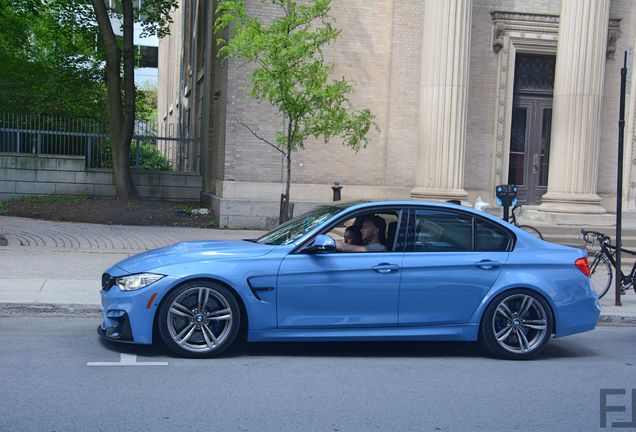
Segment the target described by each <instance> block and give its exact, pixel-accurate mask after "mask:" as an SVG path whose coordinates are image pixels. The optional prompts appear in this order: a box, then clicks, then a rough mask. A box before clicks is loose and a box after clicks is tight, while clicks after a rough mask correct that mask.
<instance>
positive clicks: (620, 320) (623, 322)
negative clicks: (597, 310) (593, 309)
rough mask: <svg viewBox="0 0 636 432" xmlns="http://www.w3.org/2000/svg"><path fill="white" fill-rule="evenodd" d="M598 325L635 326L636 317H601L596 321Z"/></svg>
mask: <svg viewBox="0 0 636 432" xmlns="http://www.w3.org/2000/svg"><path fill="white" fill-rule="evenodd" d="M598 324H599V325H607V326H613V325H614V326H619V325H620V326H636V317H633V316H623V315H601V316H600V317H599V319H598Z"/></svg>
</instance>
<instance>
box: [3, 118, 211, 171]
mask: <svg viewBox="0 0 636 432" xmlns="http://www.w3.org/2000/svg"><path fill="white" fill-rule="evenodd" d="M107 131H108V128H107V124H106V123H105V122H103V121H100V120H96V119H91V118H77V117H54V116H45V115H36V114H7V113H4V114H0V152H8V153H30V154H40V155H47V154H50V155H66V156H84V157H85V160H86V167H87V168H110V167H112V157H111V155H112V152H111V143H110V139H109V136H108V134H107ZM180 136H182V134H180V130H179V127H178V126H177V125H170V124H167V125H164V126H162V128H161V130H158V129H157V127H156V125H154V124H150V123H144V122H137V123H136V125H135V133H134V135H133V140H132V143H131V147H130V165H131V166H132V167H136V168H139V169H148V170H162V171H181V172H198V171H199V158H198V155H199V141H198V140H196V139H190V138H181V137H180Z"/></svg>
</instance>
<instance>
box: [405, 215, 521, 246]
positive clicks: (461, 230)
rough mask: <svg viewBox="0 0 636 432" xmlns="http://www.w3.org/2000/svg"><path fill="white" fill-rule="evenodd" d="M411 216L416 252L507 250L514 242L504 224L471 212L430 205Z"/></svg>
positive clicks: (410, 238) (412, 237)
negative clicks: (431, 207)
mask: <svg viewBox="0 0 636 432" xmlns="http://www.w3.org/2000/svg"><path fill="white" fill-rule="evenodd" d="M411 218H412V219H411V222H410V225H411V227H413V228H410V229H409V231H410V232H409V235H408V236H409V239H408V240H409V243H410V245H411V246H410V247H409V250H411V251H413V252H470V251H477V252H506V251H509V250H510V249H509V248H510V245H511V244H512V237H511V235H510V233H509V232H508V231H507V230H506V229H505V228H503V227H500V226H498V225H497V224H496V223H494V222H490V221H487V220H484V219H481V218H479V217H475V216H473V215H471V214H465V213H460V212H453V211H446V210H440V209H428V210H416V211H415V214H413V213H412V214H411Z"/></svg>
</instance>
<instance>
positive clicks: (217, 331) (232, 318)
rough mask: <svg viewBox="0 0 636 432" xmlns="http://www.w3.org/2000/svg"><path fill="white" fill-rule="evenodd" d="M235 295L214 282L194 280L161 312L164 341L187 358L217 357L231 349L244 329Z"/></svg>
mask: <svg viewBox="0 0 636 432" xmlns="http://www.w3.org/2000/svg"><path fill="white" fill-rule="evenodd" d="M241 318H242V317H241V308H240V307H239V304H238V302H237V300H236V297H235V295H234V293H233V292H232V291H231V290H229V289H228V288H226V287H224V286H223V285H220V284H217V283H214V282H211V281H194V282H189V283H186V284H184V285H181V286H179V287H177V288H175V289H174V290H173V291H171V292H170V293H169V294H168V296H167V297H166V298H165V300H164V301H163V302H162V305H161V308H160V309H159V317H158V328H159V334H160V336H161V339H162V340H163V342H164V343H165V344H166V346H167V347H168V348H169V349H170V350H171V351H173V352H174V353H176V354H179V355H181V356H185V357H194V358H207V357H215V356H218V355H220V354H222V353H223V352H225V351H226V350H227V349H228V348H230V347H231V346H232V345H233V344H234V342H235V340H236V338H237V336H238V334H239V329H240V327H241Z"/></svg>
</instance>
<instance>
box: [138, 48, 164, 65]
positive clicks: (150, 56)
mask: <svg viewBox="0 0 636 432" xmlns="http://www.w3.org/2000/svg"><path fill="white" fill-rule="evenodd" d="M138 48H139V51H138V53H139V67H148V68H156V67H159V47H152V46H139V47H138Z"/></svg>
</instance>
